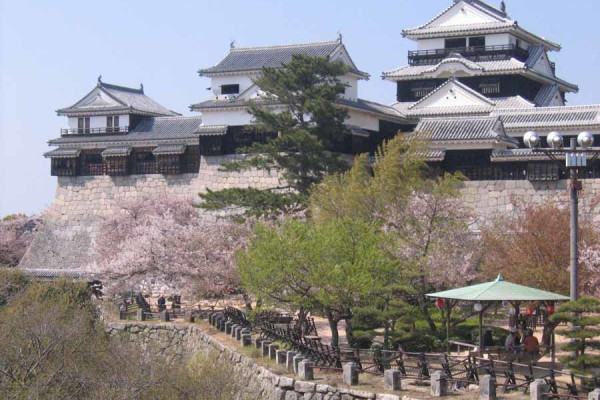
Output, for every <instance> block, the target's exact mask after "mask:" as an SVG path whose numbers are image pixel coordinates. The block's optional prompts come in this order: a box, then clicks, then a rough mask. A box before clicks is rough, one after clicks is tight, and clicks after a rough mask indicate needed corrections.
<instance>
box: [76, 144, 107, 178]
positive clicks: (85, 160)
mask: <svg viewBox="0 0 600 400" xmlns="http://www.w3.org/2000/svg"><path fill="white" fill-rule="evenodd" d="M81 159H82V168H81V170H82V171H81V174H82V175H104V162H103V160H102V155H100V150H89V151H86V152H85V153H83V154H82V156H81Z"/></svg>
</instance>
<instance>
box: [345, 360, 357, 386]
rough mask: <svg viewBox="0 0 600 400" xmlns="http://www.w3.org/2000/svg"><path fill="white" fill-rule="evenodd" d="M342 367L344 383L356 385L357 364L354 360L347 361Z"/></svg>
mask: <svg viewBox="0 0 600 400" xmlns="http://www.w3.org/2000/svg"><path fill="white" fill-rule="evenodd" d="M342 368H343V380H344V384H346V385H348V386H353V385H358V372H359V371H358V365H357V364H356V363H355V362H348V363H345V364H344V365H343V367H342Z"/></svg>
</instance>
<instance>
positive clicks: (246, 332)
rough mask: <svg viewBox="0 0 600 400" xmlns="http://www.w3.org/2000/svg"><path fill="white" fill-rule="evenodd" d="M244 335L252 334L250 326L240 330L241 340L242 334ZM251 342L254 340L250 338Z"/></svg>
mask: <svg viewBox="0 0 600 400" xmlns="http://www.w3.org/2000/svg"><path fill="white" fill-rule="evenodd" d="M244 335H250V329H248V328H244V329H242V330H240V339H239V340H240V341H241V340H242V336H244ZM250 342H252V340H250Z"/></svg>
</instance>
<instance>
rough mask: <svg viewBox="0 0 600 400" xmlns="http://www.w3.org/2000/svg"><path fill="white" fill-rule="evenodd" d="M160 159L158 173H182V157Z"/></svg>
mask: <svg viewBox="0 0 600 400" xmlns="http://www.w3.org/2000/svg"><path fill="white" fill-rule="evenodd" d="M157 159H158V173H159V174H163V175H177V174H179V173H180V171H181V155H180V154H167V155H160V156H158V157H157Z"/></svg>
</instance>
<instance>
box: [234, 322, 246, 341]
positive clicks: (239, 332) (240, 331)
mask: <svg viewBox="0 0 600 400" xmlns="http://www.w3.org/2000/svg"><path fill="white" fill-rule="evenodd" d="M243 331H246V328H244V327H243V326H241V325H240V326H239V327H238V329H237V330H236V331H235V340H240V339H241V338H242V335H243V334H244V333H243Z"/></svg>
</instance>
